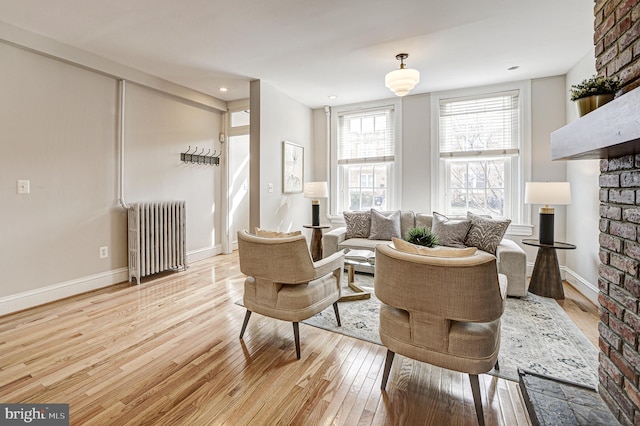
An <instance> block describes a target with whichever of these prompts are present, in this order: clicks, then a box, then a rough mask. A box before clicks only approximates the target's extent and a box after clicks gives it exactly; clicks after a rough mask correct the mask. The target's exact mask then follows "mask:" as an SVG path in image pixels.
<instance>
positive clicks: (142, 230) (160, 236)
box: [128, 201, 187, 284]
mask: <svg viewBox="0 0 640 426" xmlns="http://www.w3.org/2000/svg"><path fill="white" fill-rule="evenodd" d="M185 204H186V203H185V201H163V202H156V203H133V204H130V206H129V212H128V213H129V214H128V229H129V232H128V240H129V281H131V282H133V278H135V279H136V281H137V282H138V284H140V278H142V277H146V276H148V275H151V274H156V273H158V272H164V271H170V270H177V269H180V268H182V269H186V268H187V250H186V232H185V218H186V210H185Z"/></svg>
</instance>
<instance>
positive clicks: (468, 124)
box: [432, 88, 528, 223]
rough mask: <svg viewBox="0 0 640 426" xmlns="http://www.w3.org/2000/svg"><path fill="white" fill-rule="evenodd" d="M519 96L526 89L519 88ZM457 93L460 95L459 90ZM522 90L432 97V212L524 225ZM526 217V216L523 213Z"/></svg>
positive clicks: (524, 168)
mask: <svg viewBox="0 0 640 426" xmlns="http://www.w3.org/2000/svg"><path fill="white" fill-rule="evenodd" d="M524 92H525V93H524V94H525V96H526V95H527V94H528V91H527V90H525V91H524ZM459 94H461V93H459ZM522 105H523V90H521V89H520V88H516V89H515V90H504V91H492V92H489V93H487V92H485V93H480V92H479V91H476V93H474V94H473V95H471V96H447V95H446V94H445V95H436V96H435V99H434V103H432V106H433V107H434V108H435V109H436V111H435V112H436V115H437V118H436V122H435V127H436V132H437V137H436V138H435V141H436V142H435V146H436V151H437V153H436V155H435V158H436V159H437V160H436V162H435V163H434V166H435V167H434V168H435V170H434V173H432V174H433V176H434V177H435V179H434V182H436V184H435V186H436V187H434V190H435V191H434V192H435V194H436V200H434V201H435V203H434V206H436V208H434V210H438V211H441V212H443V213H445V214H450V215H466V212H467V211H470V212H474V213H478V214H488V215H491V216H493V217H497V216H500V217H507V218H510V219H511V220H512V221H513V222H514V223H524V221H528V217H527V218H524V217H523V216H524V209H523V208H522V207H520V206H522V195H521V193H522V187H523V185H524V184H523V182H524V180H523V176H524V175H527V174H528V167H525V165H524V162H523V147H525V146H528V145H527V144H525V143H524V139H528V138H525V137H524V135H525V131H524V127H525V126H524V125H523V115H524V114H523V107H522ZM527 216H528V215H527Z"/></svg>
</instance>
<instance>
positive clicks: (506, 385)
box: [0, 254, 597, 426]
mask: <svg viewBox="0 0 640 426" xmlns="http://www.w3.org/2000/svg"><path fill="white" fill-rule="evenodd" d="M242 283H243V276H242V274H241V273H240V270H239V267H238V258H237V255H235V254H233V255H227V256H216V257H214V258H212V259H209V260H205V261H200V262H197V263H193V264H191V265H190V268H189V270H188V271H187V272H181V273H178V274H169V275H167V276H164V277H162V278H158V279H155V280H153V281H148V282H146V283H143V284H142V285H140V286H135V285H129V284H128V283H123V284H119V285H115V286H111V287H109V288H106V289H103V290H99V291H95V292H91V293H87V294H83V295H79V296H74V297H71V298H69V299H66V300H63V301H59V302H55V303H51V304H48V305H45V306H41V307H36V308H33V309H29V310H26V311H23V312H19V313H16V314H11V315H7V316H4V317H0V350H1V352H0V402H3V403H69V404H70V417H71V424H74V425H80V424H83V425H84V424H86V425H110V424H113V425H128V424H131V425H138V424H149V425H152V424H154V425H155V424H157V425H209V424H211V425H218V424H228V425H245V424H251V425H276V424H295V425H328V424H335V425H379V424H394V425H414V424H416V425H475V424H477V423H476V418H475V411H474V408H473V399H472V396H471V387H470V385H469V381H468V378H467V376H465V375H462V374H460V373H456V372H452V371H448V370H443V369H440V368H437V367H433V366H430V365H427V364H422V363H419V362H415V361H411V360H408V359H406V358H403V357H400V358H398V357H396V361H395V363H394V366H393V370H392V372H391V376H390V379H389V383H388V385H387V391H386V392H381V391H380V379H381V376H382V366H383V363H384V356H385V349H384V348H383V347H381V346H378V345H375V344H371V343H367V342H364V341H361V340H357V339H353V338H349V337H345V336H342V335H339V334H335V333H331V332H327V331H324V330H320V329H317V328H314V327H310V326H307V325H304V324H301V325H300V334H301V342H302V359H301V360H299V361H298V360H296V356H295V350H294V347H293V332H292V326H291V324H290V323H285V322H281V321H277V320H273V319H270V318H265V317H262V316H260V315H254V316H253V317H252V318H251V321H250V323H249V327H248V329H247V332H246V333H245V337H244V340H243V341H240V340H239V339H238V335H239V331H240V327H241V324H242V320H243V318H244V309H243V308H241V307H239V306H237V305H235V304H234V302H235V301H237V300H240V299H241V298H242ZM569 296H570V297H574V296H573V295H569ZM564 303H565V306H566V305H567V304H571V303H575V307H572V308H571V309H572V310H573V312H569V313H570V315H572V316H575V315H577V316H578V317H581V318H582V317H585V318H586V317H589V316H590V315H592V313H588V312H587V311H588V309H583V308H581V306H583V305H584V301H578V302H570V301H569V299H568V300H567V301H565V302H564ZM584 306H586V305H584ZM574 308H575V309H574ZM596 317H597V311H596ZM589 321H590V320H583V322H584V324H586V325H588V326H590V325H589ZM591 332H593V330H592V331H591ZM595 333H596V336H597V331H595ZM480 383H481V387H482V398H483V404H484V410H485V419H486V423H487V424H488V425H509V426H512V425H529V424H530V421H529V419H528V416H527V414H526V410H525V407H524V404H523V401H522V397H521V395H520V392H519V389H518V385H517V383H515V382H511V381H507V380H502V379H498V378H496V377H493V376H489V375H481V376H480Z"/></svg>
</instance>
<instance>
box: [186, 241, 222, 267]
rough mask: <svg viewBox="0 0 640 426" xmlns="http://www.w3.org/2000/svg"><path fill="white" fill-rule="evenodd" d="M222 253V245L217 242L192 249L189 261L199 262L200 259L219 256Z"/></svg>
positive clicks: (188, 256)
mask: <svg viewBox="0 0 640 426" xmlns="http://www.w3.org/2000/svg"><path fill="white" fill-rule="evenodd" d="M221 253H222V245H220V244H217V245H215V246H211V247H205V248H203V249H198V250H194V251H190V252H189V253H187V261H188V262H189V263H191V262H197V261H198V260H204V259H208V258H210V257H213V256H217V255H219V254H221Z"/></svg>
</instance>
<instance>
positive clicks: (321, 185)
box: [304, 182, 329, 226]
mask: <svg viewBox="0 0 640 426" xmlns="http://www.w3.org/2000/svg"><path fill="white" fill-rule="evenodd" d="M304 196H305V197H306V198H311V199H312V200H311V209H312V221H311V225H312V226H320V200H318V198H327V197H328V196H329V189H328V187H327V182H305V183H304Z"/></svg>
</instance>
